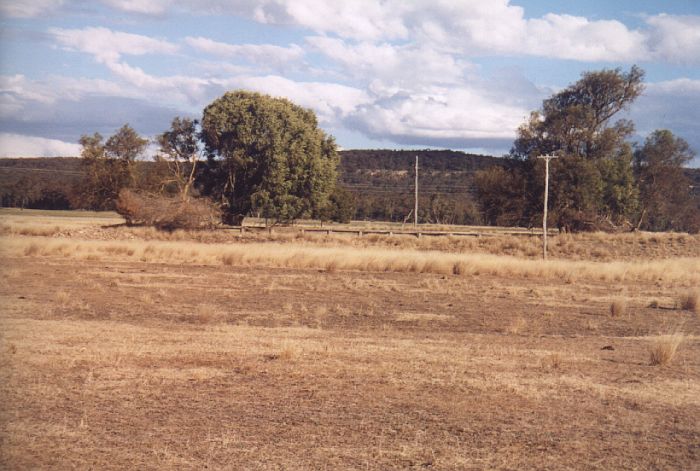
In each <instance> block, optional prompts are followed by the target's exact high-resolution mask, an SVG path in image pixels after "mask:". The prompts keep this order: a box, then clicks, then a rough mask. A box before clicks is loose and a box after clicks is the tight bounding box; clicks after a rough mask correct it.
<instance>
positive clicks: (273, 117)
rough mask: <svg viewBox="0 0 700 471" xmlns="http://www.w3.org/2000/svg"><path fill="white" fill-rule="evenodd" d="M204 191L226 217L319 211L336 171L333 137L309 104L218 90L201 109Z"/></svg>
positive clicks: (290, 216) (296, 215)
mask: <svg viewBox="0 0 700 471" xmlns="http://www.w3.org/2000/svg"><path fill="white" fill-rule="evenodd" d="M202 137H203V140H204V143H205V146H206V150H207V153H208V166H207V170H208V171H207V180H209V181H208V182H207V185H206V190H207V191H209V194H211V195H212V196H215V197H217V198H219V199H220V200H221V202H222V208H223V210H224V211H225V212H226V213H228V215H229V216H233V217H238V218H240V217H242V216H246V215H248V214H255V215H259V216H262V217H265V218H272V219H274V220H276V221H289V220H293V219H296V218H300V217H303V216H309V215H311V214H314V213H316V212H319V211H322V210H323V208H324V207H325V206H326V205H328V201H329V196H330V194H331V192H332V190H333V187H334V185H335V181H336V178H337V171H336V167H337V165H338V156H337V152H336V146H335V142H334V140H333V138H332V137H331V136H327V135H326V134H325V133H324V132H323V131H322V130H321V129H319V128H318V123H317V120H316V116H315V115H314V113H313V111H311V110H308V109H305V108H302V107H300V106H297V105H295V104H293V103H292V102H290V101H288V100H286V99H282V98H273V97H270V96H267V95H261V94H258V93H252V92H246V91H235V92H229V93H226V94H225V95H224V96H222V97H221V98H219V99H217V100H215V101H214V102H213V103H211V104H210V105H209V106H207V107H206V108H205V109H204V115H203V118H202Z"/></svg>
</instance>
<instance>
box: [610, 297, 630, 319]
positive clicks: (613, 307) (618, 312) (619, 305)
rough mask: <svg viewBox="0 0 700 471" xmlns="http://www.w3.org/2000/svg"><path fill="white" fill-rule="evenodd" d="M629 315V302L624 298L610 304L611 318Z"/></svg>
mask: <svg viewBox="0 0 700 471" xmlns="http://www.w3.org/2000/svg"><path fill="white" fill-rule="evenodd" d="M625 314H627V300H625V299H623V298H618V299H615V300H614V301H613V302H612V303H610V316H611V317H621V316H624V315H625Z"/></svg>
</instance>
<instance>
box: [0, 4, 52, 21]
mask: <svg viewBox="0 0 700 471" xmlns="http://www.w3.org/2000/svg"><path fill="white" fill-rule="evenodd" d="M64 3H65V1H64V0H3V1H2V2H0V14H2V15H3V16H9V17H12V18H32V17H35V16H39V15H43V14H46V13H51V12H53V11H55V10H57V9H58V8H60V7H61V6H62V5H63V4H64Z"/></svg>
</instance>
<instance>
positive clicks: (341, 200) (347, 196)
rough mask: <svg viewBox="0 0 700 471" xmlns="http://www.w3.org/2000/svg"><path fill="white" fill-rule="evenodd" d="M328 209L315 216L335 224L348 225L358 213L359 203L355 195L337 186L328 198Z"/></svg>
mask: <svg viewBox="0 0 700 471" xmlns="http://www.w3.org/2000/svg"><path fill="white" fill-rule="evenodd" d="M328 203H329V204H328V205H327V207H326V209H324V210H322V211H321V212H319V213H318V214H316V215H315V217H317V218H318V219H321V220H322V221H324V220H329V219H330V220H331V221H335V222H341V223H348V222H350V221H351V220H352V219H353V218H354V217H355V214H356V212H357V207H356V205H357V201H356V198H355V195H353V194H352V193H350V192H349V191H348V190H346V189H345V188H342V187H341V186H339V185H336V186H335V188H334V189H333V193H331V195H330V197H329V198H328Z"/></svg>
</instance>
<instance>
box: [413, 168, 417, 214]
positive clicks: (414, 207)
mask: <svg viewBox="0 0 700 471" xmlns="http://www.w3.org/2000/svg"><path fill="white" fill-rule="evenodd" d="M415 187H416V194H415V196H414V205H413V225H414V226H415V227H418V156H417V155H416V185H415Z"/></svg>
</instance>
